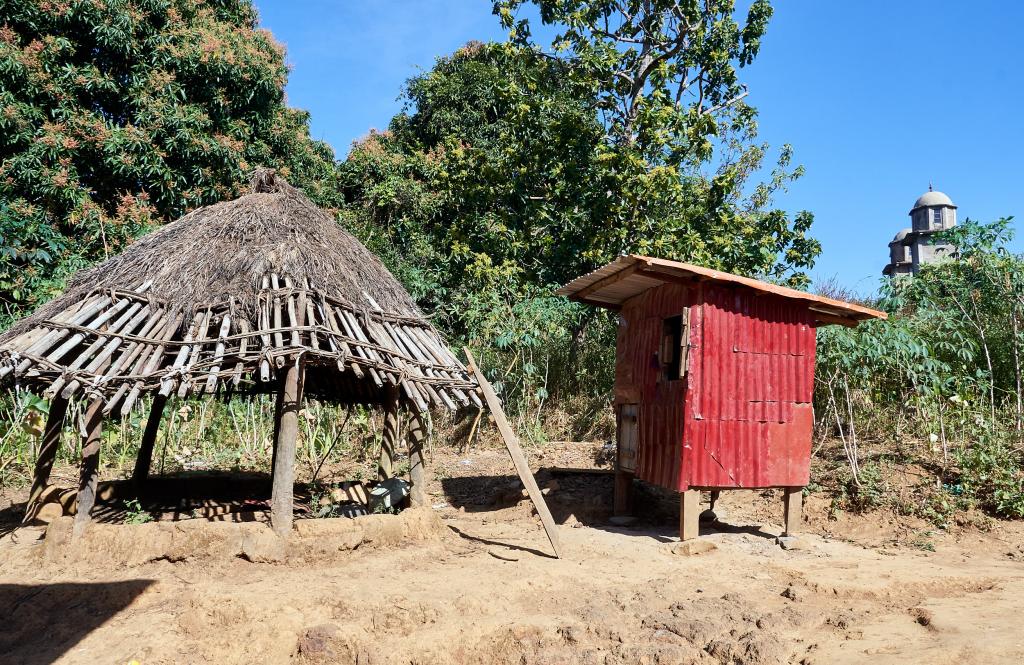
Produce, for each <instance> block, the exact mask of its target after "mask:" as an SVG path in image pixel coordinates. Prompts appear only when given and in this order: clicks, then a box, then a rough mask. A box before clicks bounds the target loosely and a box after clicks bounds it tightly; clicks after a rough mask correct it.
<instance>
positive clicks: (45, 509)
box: [35, 503, 64, 524]
mask: <svg viewBox="0 0 1024 665" xmlns="http://www.w3.org/2000/svg"><path fill="white" fill-rule="evenodd" d="M63 516H64V507H63V506H61V505H60V504H59V503H44V504H43V505H42V506H40V507H39V512H37V513H36V514H35V521H36V522H41V523H43V524H49V523H50V522H52V521H54V520H55V519H57V518H58V517H63Z"/></svg>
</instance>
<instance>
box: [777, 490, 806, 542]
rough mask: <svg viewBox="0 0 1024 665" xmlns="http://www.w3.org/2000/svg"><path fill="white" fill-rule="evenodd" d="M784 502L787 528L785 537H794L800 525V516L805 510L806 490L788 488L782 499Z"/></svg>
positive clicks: (784, 532)
mask: <svg viewBox="0 0 1024 665" xmlns="http://www.w3.org/2000/svg"><path fill="white" fill-rule="evenodd" d="M782 500H783V502H784V513H785V520H786V526H785V531H783V532H782V535H783V536H792V535H793V533H794V532H795V531H796V528H797V526H798V525H799V524H800V515H801V512H802V510H803V501H804V488H802V487H787V488H785V494H784V495H783V498H782Z"/></svg>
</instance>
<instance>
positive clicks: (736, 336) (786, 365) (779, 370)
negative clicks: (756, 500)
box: [676, 285, 815, 489]
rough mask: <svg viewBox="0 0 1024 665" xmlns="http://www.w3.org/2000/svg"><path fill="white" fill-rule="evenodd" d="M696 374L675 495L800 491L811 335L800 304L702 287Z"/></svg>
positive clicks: (808, 423)
mask: <svg viewBox="0 0 1024 665" xmlns="http://www.w3.org/2000/svg"><path fill="white" fill-rule="evenodd" d="M701 310H702V312H701V331H702V333H701V347H700V352H699V353H698V354H697V358H699V363H698V364H699V365H700V371H699V372H692V373H691V376H690V382H689V390H688V392H687V395H686V401H687V405H688V407H689V408H688V409H687V419H686V422H685V423H684V449H685V451H686V456H685V458H684V464H683V471H682V474H681V480H680V482H679V483H678V485H677V486H676V488H677V489H685V488H686V487H689V486H695V487H771V486H778V485H802V484H806V482H807V475H808V467H809V460H810V440H811V430H812V425H813V415H812V411H811V406H810V401H811V393H812V390H813V380H814V348H815V328H814V323H813V318H812V317H811V313H810V312H809V311H808V310H807V308H806V306H805V305H804V304H803V303H800V302H798V301H791V300H787V299H785V298H781V297H777V296H769V295H758V294H756V293H755V292H752V291H749V290H745V289H734V288H728V287H722V286H716V285H706V286H704V287H703V307H702V308H701Z"/></svg>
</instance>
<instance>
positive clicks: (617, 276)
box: [571, 262, 647, 300]
mask: <svg viewBox="0 0 1024 665" xmlns="http://www.w3.org/2000/svg"><path fill="white" fill-rule="evenodd" d="M646 266H647V264H646V263H643V262H637V263H634V264H633V265H630V266H626V267H625V268H623V269H622V270H619V271H618V272H613V273H612V274H610V275H608V276H607V277H602V278H601V279H599V280H597V281H596V282H594V283H593V284H589V285H587V286H585V287H583V288H582V289H580V290H579V291H577V292H576V293H574V294H572V296H571V297H572V299H573V300H584V299H586V297H587V296H589V295H590V294H592V293H596V292H598V291H600V290H601V289H603V288H605V287H606V286H611V285H612V284H615V283H616V282H621V281H622V280H624V279H626V278H627V277H629V276H630V275H632V274H634V273H635V272H637V271H638V270H640V269H641V268H644V267H646Z"/></svg>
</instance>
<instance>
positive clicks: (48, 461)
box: [23, 397, 68, 523]
mask: <svg viewBox="0 0 1024 665" xmlns="http://www.w3.org/2000/svg"><path fill="white" fill-rule="evenodd" d="M67 413H68V400H66V399H64V398H62V397H54V398H53V399H52V400H50V412H49V413H48V414H47V416H46V427H45V428H44V429H43V438H42V439H41V440H40V441H39V457H38V458H36V469H35V473H33V474H32V490H31V491H30V492H29V495H28V503H26V504H25V518H24V520H23V523H25V522H28V521H29V520H31V519H33V518H34V517H35V516H36V515H37V514H38V513H39V508H40V506H39V505H38V504H39V498H40V497H41V496H42V494H43V490H45V489H46V486H47V485H49V483H50V470H51V469H53V461H54V460H55V459H56V457H57V451H58V450H59V449H60V435H61V433H62V432H63V430H64V419H65V417H66V416H67Z"/></svg>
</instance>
